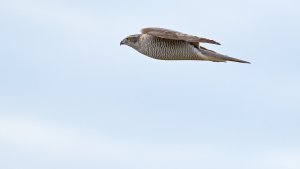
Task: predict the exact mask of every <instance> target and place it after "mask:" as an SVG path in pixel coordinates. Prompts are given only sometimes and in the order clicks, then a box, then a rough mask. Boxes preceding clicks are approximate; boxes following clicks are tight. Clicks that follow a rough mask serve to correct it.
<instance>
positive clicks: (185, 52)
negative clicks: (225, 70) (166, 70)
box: [121, 28, 250, 63]
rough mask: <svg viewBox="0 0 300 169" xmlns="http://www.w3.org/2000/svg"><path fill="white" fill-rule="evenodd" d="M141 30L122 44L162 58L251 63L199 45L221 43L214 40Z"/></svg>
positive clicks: (167, 31) (159, 30) (150, 55)
mask: <svg viewBox="0 0 300 169" xmlns="http://www.w3.org/2000/svg"><path fill="white" fill-rule="evenodd" d="M141 32H142V34H136V35H130V36H128V37H127V38H125V39H124V40H122V41H121V44H126V45H128V46H130V47H132V48H134V49H135V50H137V51H138V52H140V53H142V54H144V55H146V56H149V57H151V58H154V59H160V60H208V61H213V62H226V61H233V62H240V63H250V62H247V61H243V60H240V59H236V58H232V57H229V56H226V55H222V54H219V53H216V52H214V51H211V50H208V49H206V48H204V47H202V46H200V45H199V43H212V44H218V45H219V44H220V43H218V42H216V41H214V40H210V39H206V38H200V37H197V36H192V35H188V34H184V33H181V32H177V31H173V30H169V29H163V28H144V29H142V31H141Z"/></svg>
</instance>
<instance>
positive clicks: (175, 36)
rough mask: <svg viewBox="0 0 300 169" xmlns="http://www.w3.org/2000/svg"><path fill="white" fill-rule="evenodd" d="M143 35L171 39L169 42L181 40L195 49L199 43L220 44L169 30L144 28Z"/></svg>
mask: <svg viewBox="0 0 300 169" xmlns="http://www.w3.org/2000/svg"><path fill="white" fill-rule="evenodd" d="M141 32H142V33H143V34H149V35H152V36H156V37H159V38H163V39H171V40H183V41H187V42H190V43H191V44H192V45H194V46H195V47H197V48H199V42H201V43H211V44H215V45H220V43H218V42H216V41H214V40H211V39H206V38H200V37H197V36H193V35H188V34H184V33H181V32H177V31H173V30H170V29H164V28H144V29H142V30H141Z"/></svg>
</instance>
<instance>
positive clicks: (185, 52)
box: [138, 34, 201, 60]
mask: <svg viewBox="0 0 300 169" xmlns="http://www.w3.org/2000/svg"><path fill="white" fill-rule="evenodd" d="M138 43H140V44H139V46H141V47H140V48H139V49H138V51H139V52H141V53H142V54H144V55H147V56H149V57H152V58H155V59H160V60H201V57H200V54H201V53H200V52H199V51H198V49H196V48H195V47H194V46H193V45H191V44H190V43H188V42H186V41H181V40H170V39H162V38H158V37H155V36H152V35H148V34H143V35H141V36H140V37H139V41H138Z"/></svg>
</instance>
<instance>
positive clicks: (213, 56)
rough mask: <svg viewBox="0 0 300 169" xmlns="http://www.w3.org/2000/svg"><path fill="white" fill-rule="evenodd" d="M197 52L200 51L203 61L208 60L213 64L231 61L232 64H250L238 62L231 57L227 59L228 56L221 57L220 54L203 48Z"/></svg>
mask: <svg viewBox="0 0 300 169" xmlns="http://www.w3.org/2000/svg"><path fill="white" fill-rule="evenodd" d="M199 50H200V52H201V54H202V55H204V59H205V60H209V61H213V62H226V61H232V62H239V63H248V64H250V62H247V61H244V60H240V59H237V58H233V57H229V56H226V55H222V54H219V53H216V52H214V51H210V50H207V49H205V48H200V49H199Z"/></svg>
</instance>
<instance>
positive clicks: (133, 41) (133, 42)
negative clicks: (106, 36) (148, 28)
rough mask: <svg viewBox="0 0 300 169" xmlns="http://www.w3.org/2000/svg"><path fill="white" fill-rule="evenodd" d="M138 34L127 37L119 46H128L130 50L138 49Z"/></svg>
mask: <svg viewBox="0 0 300 169" xmlns="http://www.w3.org/2000/svg"><path fill="white" fill-rule="evenodd" d="M139 37H140V34H136V35H129V36H127V37H126V38H125V39H123V40H122V41H121V42H120V45H128V46H130V47H132V48H138V41H139Z"/></svg>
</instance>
